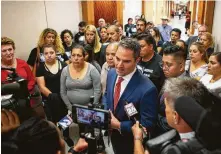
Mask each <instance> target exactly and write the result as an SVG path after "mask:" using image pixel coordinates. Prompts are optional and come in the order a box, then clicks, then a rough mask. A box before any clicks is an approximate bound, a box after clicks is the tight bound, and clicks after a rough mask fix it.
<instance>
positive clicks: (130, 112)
mask: <svg viewBox="0 0 221 154" xmlns="http://www.w3.org/2000/svg"><path fill="white" fill-rule="evenodd" d="M124 110H125V112H126V114H127V116H128V118H129V119H131V120H132V121H133V123H134V124H135V123H136V121H138V120H137V118H136V116H137V114H138V112H137V109H136V108H135V107H134V105H133V103H128V102H127V101H125V106H124ZM139 127H140V128H141V129H142V131H143V138H146V137H147V133H146V132H145V131H144V129H143V126H142V125H141V124H140V123H139Z"/></svg>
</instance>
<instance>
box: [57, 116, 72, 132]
mask: <svg viewBox="0 0 221 154" xmlns="http://www.w3.org/2000/svg"><path fill="white" fill-rule="evenodd" d="M72 123H73V120H72V118H71V114H69V115H66V116H65V117H64V118H62V119H61V120H60V121H59V122H58V125H59V126H60V127H61V128H62V129H63V130H65V129H66V128H67V127H69V126H70V125H71V124H72Z"/></svg>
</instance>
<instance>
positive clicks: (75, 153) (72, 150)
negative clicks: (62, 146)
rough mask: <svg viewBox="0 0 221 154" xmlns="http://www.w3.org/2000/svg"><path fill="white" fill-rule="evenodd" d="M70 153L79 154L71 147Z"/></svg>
mask: <svg viewBox="0 0 221 154" xmlns="http://www.w3.org/2000/svg"><path fill="white" fill-rule="evenodd" d="M68 152H69V153H72V154H79V152H76V151H74V148H73V147H71V148H70V149H69V150H68Z"/></svg>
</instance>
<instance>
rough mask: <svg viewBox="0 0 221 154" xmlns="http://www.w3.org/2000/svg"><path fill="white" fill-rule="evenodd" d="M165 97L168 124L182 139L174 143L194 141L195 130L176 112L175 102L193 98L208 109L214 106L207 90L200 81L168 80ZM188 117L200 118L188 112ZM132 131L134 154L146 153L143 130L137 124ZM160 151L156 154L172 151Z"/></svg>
mask: <svg viewBox="0 0 221 154" xmlns="http://www.w3.org/2000/svg"><path fill="white" fill-rule="evenodd" d="M163 95H164V100H165V101H164V102H165V106H166V108H165V113H166V119H167V122H168V124H169V126H171V127H172V128H174V129H175V130H176V131H177V132H178V133H179V137H180V139H175V141H174V143H178V142H182V143H183V142H184V143H186V142H189V141H190V140H192V139H194V138H195V132H194V130H193V128H192V127H191V126H190V125H189V124H188V123H187V121H185V120H184V119H183V117H181V116H180V114H179V113H178V112H177V111H176V109H175V101H176V99H177V98H179V97H181V96H189V97H192V98H193V100H194V101H196V102H200V105H201V106H203V107H204V108H208V107H209V106H212V103H211V104H210V103H209V102H211V101H209V93H208V91H207V89H206V88H205V87H204V86H203V85H202V84H201V83H200V82H199V81H197V80H195V79H192V78H186V77H184V78H171V79H168V80H166V82H165V85H164V87H163ZM184 110H185V109H184ZM188 115H189V117H191V116H192V117H195V116H199V115H197V113H196V112H188ZM132 131H133V134H134V140H135V141H136V142H135V144H134V146H135V148H136V149H135V151H134V154H138V153H139V152H140V153H144V150H143V147H142V140H141V139H142V134H141V133H140V131H141V130H140V128H139V127H138V124H137V123H136V124H135V125H134V126H133V127H132ZM204 133H205V132H204ZM163 135H164V134H163ZM162 137H163V136H159V137H157V138H158V139H159V140H160V138H161V139H162ZM174 137H175V136H174ZM155 140H156V138H155ZM148 142H149V141H148ZM166 142H168V141H166V140H165V144H166ZM162 146H165V145H163V143H162ZM155 147H156V146H155ZM158 149H159V151H158V152H155V153H169V150H171V149H168V148H164V149H163V148H162V147H161V146H160V147H158ZM150 151H151V149H150ZM170 152H171V151H170ZM140 153H139V154H140Z"/></svg>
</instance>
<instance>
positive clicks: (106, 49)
mask: <svg viewBox="0 0 221 154" xmlns="http://www.w3.org/2000/svg"><path fill="white" fill-rule="evenodd" d="M161 20H162V23H161V24H160V25H158V26H154V23H153V22H147V21H146V20H145V18H143V17H141V16H136V17H135V23H133V18H128V23H127V24H126V25H125V26H124V32H123V26H122V25H120V24H119V22H118V21H117V20H115V21H113V23H112V24H107V23H106V22H105V19H104V18H101V19H99V20H98V25H99V27H97V28H96V27H95V26H94V25H90V24H87V23H86V22H85V21H81V22H80V23H79V24H78V27H79V32H78V33H77V34H75V35H73V34H72V32H71V30H68V29H65V30H63V31H62V32H61V34H60V35H59V34H58V33H57V32H56V30H54V29H51V28H46V29H44V30H43V31H42V33H41V34H40V36H39V40H38V42H37V43H36V47H35V48H34V49H32V50H31V52H30V54H29V57H28V60H27V62H25V61H24V60H22V59H19V58H16V57H15V49H16V45H15V42H14V41H13V40H12V39H11V38H9V37H2V39H1V67H2V68H15V69H16V72H17V74H18V75H19V76H21V77H22V78H24V79H25V80H27V86H28V90H29V92H30V93H35V92H36V91H39V92H40V93H41V96H42V101H41V102H38V103H37V104H35V103H34V102H32V101H30V106H31V108H32V109H33V111H35V114H34V115H35V117H36V119H34V118H33V117H32V118H31V119H29V120H27V121H26V122H24V123H21V124H20V122H18V117H17V115H16V114H15V113H14V112H13V111H7V110H2V115H3V116H2V118H4V121H2V134H7V135H8V132H11V131H12V130H13V132H15V133H16V135H17V136H16V138H13V137H12V138H10V140H9V139H7V144H6V145H8V144H11V143H13V145H12V146H10V147H9V146H6V148H5V149H4V150H6V151H4V152H6V153H10V152H8V151H7V150H10V149H11V150H12V151H13V150H15V151H16V149H17V150H18V151H19V152H20V153H28V152H29V153H36V154H37V153H45V154H46V153H53V154H55V153H56V152H60V153H63V152H64V143H63V141H62V137H61V134H60V130H59V129H57V127H56V126H55V125H54V124H56V123H57V122H58V121H59V120H60V119H62V117H64V116H65V115H67V113H68V112H72V105H73V104H80V105H88V103H90V97H91V96H94V103H103V104H104V107H105V109H106V110H109V111H110V114H111V124H110V126H111V129H112V133H111V143H112V146H113V151H114V153H116V154H122V153H126V154H133V153H135V154H140V150H141V151H142V152H144V149H142V142H141V141H142V135H141V133H140V130H138V129H139V127H138V125H139V124H138V122H137V123H136V124H135V125H134V126H133V124H134V123H133V122H132V121H131V120H130V118H128V116H127V114H126V112H125V108H124V106H125V102H128V103H132V104H133V105H134V107H135V108H136V110H137V112H138V115H137V120H139V122H140V124H141V125H142V126H143V127H144V130H145V133H146V134H148V136H149V137H150V139H151V138H154V137H157V136H159V135H161V134H163V133H165V132H168V131H169V130H171V129H173V128H174V129H176V130H177V131H178V132H179V134H180V138H181V139H183V138H185V139H187V140H190V139H191V138H194V137H195V132H194V129H193V128H191V127H190V126H189V125H188V124H187V123H186V121H185V120H184V119H183V118H182V117H181V116H180V115H179V113H177V112H176V109H175V108H174V103H175V102H176V99H177V98H179V97H181V96H189V97H192V98H193V99H195V100H196V101H197V102H198V103H199V104H200V105H201V106H202V107H203V108H208V107H210V106H212V105H213V104H212V103H210V104H208V102H205V100H207V101H208V99H206V98H205V97H207V96H208V95H209V93H212V94H213V95H215V96H216V97H218V98H220V99H221V52H218V51H217V52H215V51H214V41H213V37H212V35H211V33H209V32H208V29H207V26H206V25H201V26H199V27H198V35H197V36H194V35H193V36H190V37H189V38H188V40H186V41H184V40H181V33H183V32H182V31H181V30H180V29H178V28H176V27H172V26H170V25H169V24H168V22H169V19H168V17H166V16H163V17H162V18H161ZM124 33H125V35H124ZM11 73H12V72H11V71H10V70H1V81H2V83H4V84H7V83H9V82H10V81H9V80H7V79H8V77H9V75H10V74H11ZM4 115H5V116H4ZM7 117H8V118H7ZM10 117H13V118H10ZM39 118H40V119H39ZM11 119H15V120H13V122H8V121H10V120H11ZM45 119H47V120H45ZM49 121H51V122H52V123H51V122H49ZM3 123H4V124H3ZM9 123H10V124H11V127H7V124H8V125H10V124H9ZM14 123H15V124H14ZM24 125H27V127H25V126H24ZM4 126H5V127H7V128H6V129H4V128H5V127H4ZM132 126H133V127H132ZM136 128H137V129H136ZM14 129H16V131H15V130H14ZM41 129H42V130H41ZM132 130H133V133H132ZM25 131H27V133H28V135H27V134H25V133H26V132H25ZM35 131H36V132H35ZM7 135H6V136H7ZM4 137H5V136H4ZM186 137H188V138H186ZM5 138H6V137H5ZM46 138H48V140H46ZM29 140H30V142H29ZM52 140H53V142H52ZM3 142H4V141H3ZM40 142H41V143H40ZM52 144H54V145H53V146H49V147H50V148H48V147H47V146H46V145H52ZM36 146H37V148H36ZM87 146H88V145H87V143H86V142H85V140H84V139H82V138H80V139H79V142H78V144H77V145H76V146H75V147H74V148H73V149H72V150H71V151H72V152H73V151H75V152H79V151H81V150H84V149H85V148H87ZM53 147H54V149H53ZM26 148H27V149H28V150H27V151H26V152H25V149H26ZM46 149H47V150H46ZM44 150H46V151H44ZM50 150H51V151H50ZM12 151H11V152H12Z"/></svg>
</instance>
